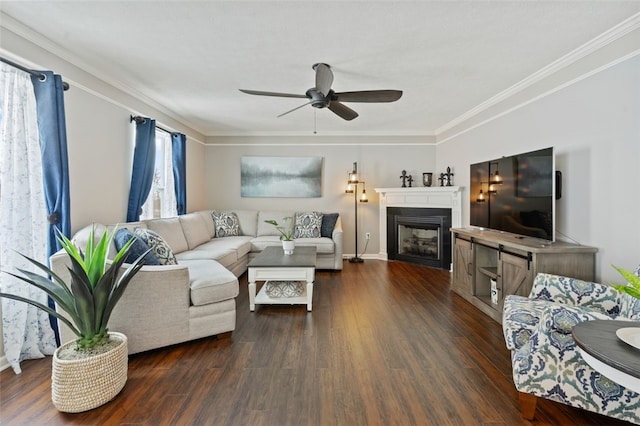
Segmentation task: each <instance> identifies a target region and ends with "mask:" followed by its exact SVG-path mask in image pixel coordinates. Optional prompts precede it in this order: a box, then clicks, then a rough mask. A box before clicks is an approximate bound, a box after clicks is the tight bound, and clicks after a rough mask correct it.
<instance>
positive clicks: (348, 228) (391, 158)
mask: <svg viewBox="0 0 640 426" xmlns="http://www.w3.org/2000/svg"><path fill="white" fill-rule="evenodd" d="M426 139H427V138H424V137H382V136H379V137H336V136H334V137H323V136H308V137H216V138H214V137H210V138H208V139H207V143H209V144H218V145H209V146H208V147H207V155H206V157H207V167H206V182H207V183H206V185H205V186H206V199H207V206H208V207H209V208H211V209H220V210H223V209H263V210H292V211H302V210H318V211H323V212H327V213H329V212H338V213H340V215H341V217H342V226H343V229H344V235H343V238H344V252H345V253H346V254H353V253H354V249H355V244H354V241H355V229H354V225H355V217H354V197H353V195H352V194H345V192H344V190H345V187H346V183H347V178H348V176H347V173H348V172H349V171H351V169H352V166H353V162H354V161H357V162H358V175H359V179H360V180H363V181H364V182H365V185H366V190H367V195H368V197H369V202H368V203H359V204H358V234H359V235H358V236H359V240H358V251H359V254H361V253H362V250H363V248H364V246H365V239H364V233H365V232H370V233H371V241H370V242H369V245H368V247H367V251H366V254H367V255H373V256H377V255H378V253H379V247H378V245H379V244H378V242H379V236H378V227H379V226H378V216H379V212H378V208H379V205H378V196H377V195H378V194H376V192H375V191H374V188H376V187H400V185H401V181H400V174H401V172H402V170H406V171H407V174H411V175H413V177H414V178H415V179H416V180H415V182H414V186H418V185H420V186H421V185H422V173H423V172H434V173H435V172H436V170H435V146H434V145H431V144H429V143H425V140H426ZM294 144H295V145H294ZM242 156H275V157H306V156H319V157H323V181H322V184H323V187H322V197H320V198H242V197H241V196H240V159H241V157H242Z"/></svg>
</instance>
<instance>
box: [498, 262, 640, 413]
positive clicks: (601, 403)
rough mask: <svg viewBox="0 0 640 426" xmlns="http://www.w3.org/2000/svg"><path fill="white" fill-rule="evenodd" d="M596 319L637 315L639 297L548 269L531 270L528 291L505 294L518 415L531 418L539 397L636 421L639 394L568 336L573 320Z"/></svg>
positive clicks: (505, 323) (506, 329)
mask: <svg viewBox="0 0 640 426" xmlns="http://www.w3.org/2000/svg"><path fill="white" fill-rule="evenodd" d="M639 273H640V267H639V268H638V270H636V274H639ZM599 319H620V320H634V321H640V300H638V299H635V298H633V297H631V296H628V295H627V294H624V293H621V292H619V291H617V290H616V289H614V288H613V287H609V286H605V285H602V284H597V283H591V282H586V281H581V280H578V279H574V278H568V277H561V276H558V275H551V274H538V275H537V276H536V278H535V280H534V283H533V288H532V289H531V294H530V295H529V297H522V296H514V295H512V296H507V297H506V298H505V301H504V311H503V320H502V328H503V331H504V338H505V341H506V344H507V348H508V349H510V350H511V361H512V369H513V382H514V384H515V386H516V389H517V390H518V392H519V396H520V405H521V410H522V415H523V417H525V418H526V419H528V420H532V419H533V416H534V413H535V407H536V401H537V398H538V397H540V398H546V399H550V400H552V401H557V402H561V403H563V404H567V405H570V406H573V407H579V408H582V409H585V410H589V411H593V412H596V413H599V414H603V415H606V416H610V417H615V418H618V419H623V420H626V421H629V422H632V423H638V424H640V394H638V393H635V392H633V391H631V390H628V389H626V388H624V387H622V386H620V385H618V384H617V383H615V382H613V381H611V380H609V379H608V378H606V377H604V376H602V375H601V374H600V373H598V372H597V371H595V370H594V369H592V368H591V367H590V366H589V365H588V364H587V363H586V362H585V361H584V360H583V359H582V357H581V356H580V353H579V351H578V348H577V346H576V344H575V342H574V341H573V338H572V336H571V329H572V328H573V326H575V325H576V324H578V323H580V322H583V321H590V320H599Z"/></svg>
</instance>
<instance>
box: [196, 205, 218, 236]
mask: <svg viewBox="0 0 640 426" xmlns="http://www.w3.org/2000/svg"><path fill="white" fill-rule="evenodd" d="M212 213H213V211H211V210H200V211H197V212H196V214H199V215H200V217H202V220H203V221H204V223H205V225H206V226H207V235H209V239H212V238H215V237H216V225H215V223H213V216H211V214H212Z"/></svg>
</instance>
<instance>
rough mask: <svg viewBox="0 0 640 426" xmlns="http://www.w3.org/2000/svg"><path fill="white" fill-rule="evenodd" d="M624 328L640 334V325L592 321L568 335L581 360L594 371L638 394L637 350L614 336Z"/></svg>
mask: <svg viewBox="0 0 640 426" xmlns="http://www.w3.org/2000/svg"><path fill="white" fill-rule="evenodd" d="M623 327H637V328H638V332H639V333H640V322H634V321H614V320H595V321H585V322H582V323H580V324H578V325H576V326H575V327H573V330H572V332H571V334H572V335H573V339H574V340H575V342H576V345H577V346H578V348H579V350H580V354H581V355H582V358H583V359H584V360H585V361H586V363H587V364H589V365H590V366H591V367H592V368H593V369H594V370H596V371H598V372H600V373H601V374H603V375H604V376H606V377H608V378H609V379H611V380H613V381H614V382H616V383H618V384H620V385H622V386H624V387H625V388H627V389H629V390H632V391H634V392H638V393H640V349H638V348H635V347H633V346H631V345H629V344H627V343H625V342H623V341H622V340H620V338H619V337H618V336H617V335H616V331H617V330H618V329H619V328H623Z"/></svg>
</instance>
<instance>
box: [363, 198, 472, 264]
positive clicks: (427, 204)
mask: <svg viewBox="0 0 640 426" xmlns="http://www.w3.org/2000/svg"><path fill="white" fill-rule="evenodd" d="M463 189H464V188H463V187H460V186H435V187H415V188H375V191H376V192H377V193H378V194H380V195H379V197H380V233H379V235H380V255H379V257H380V258H382V259H384V260H387V259H388V257H387V207H418V208H443V209H447V208H449V209H451V226H452V227H453V228H460V227H462V191H463Z"/></svg>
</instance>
